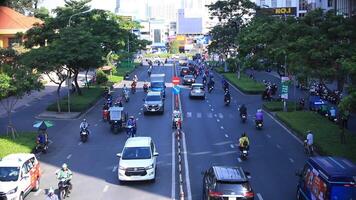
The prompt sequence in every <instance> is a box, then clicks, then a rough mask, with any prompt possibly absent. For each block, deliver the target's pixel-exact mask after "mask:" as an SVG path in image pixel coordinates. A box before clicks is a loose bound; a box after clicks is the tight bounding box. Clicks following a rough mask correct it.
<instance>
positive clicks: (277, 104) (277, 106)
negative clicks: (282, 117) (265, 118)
mask: <svg viewBox="0 0 356 200" xmlns="http://www.w3.org/2000/svg"><path fill="white" fill-rule="evenodd" d="M283 107H284V105H283V101H268V102H264V103H263V108H264V109H266V110H268V111H269V112H278V111H283V109H284V108H283ZM287 110H288V112H291V111H295V110H300V108H299V107H298V106H297V105H296V102H294V101H287Z"/></svg>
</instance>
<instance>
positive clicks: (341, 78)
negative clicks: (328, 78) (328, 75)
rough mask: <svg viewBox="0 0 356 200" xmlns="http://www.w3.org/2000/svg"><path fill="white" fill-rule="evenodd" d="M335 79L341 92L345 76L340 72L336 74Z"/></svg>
mask: <svg viewBox="0 0 356 200" xmlns="http://www.w3.org/2000/svg"><path fill="white" fill-rule="evenodd" d="M336 81H337V90H339V91H340V92H342V91H343V90H344V85H345V78H344V76H343V75H342V74H338V75H337V77H336Z"/></svg>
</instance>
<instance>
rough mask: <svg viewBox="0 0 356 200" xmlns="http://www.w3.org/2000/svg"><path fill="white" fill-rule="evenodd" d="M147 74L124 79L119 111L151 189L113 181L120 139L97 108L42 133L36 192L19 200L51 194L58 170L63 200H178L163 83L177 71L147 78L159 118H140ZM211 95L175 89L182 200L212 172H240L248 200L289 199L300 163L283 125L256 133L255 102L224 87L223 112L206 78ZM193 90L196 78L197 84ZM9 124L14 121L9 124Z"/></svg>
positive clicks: (198, 195)
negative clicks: (144, 154) (147, 166)
mask: <svg viewBox="0 0 356 200" xmlns="http://www.w3.org/2000/svg"><path fill="white" fill-rule="evenodd" d="M147 69H148V66H147V65H145V66H142V67H139V68H137V69H136V71H134V72H133V73H132V74H131V77H132V76H133V75H135V74H136V75H137V76H138V79H139V82H138V91H137V93H135V94H130V101H129V102H127V103H124V111H127V112H128V114H129V115H130V116H131V115H132V116H134V117H135V118H136V120H137V127H138V129H137V136H150V137H152V139H153V140H154V142H155V144H156V147H157V151H158V153H159V156H158V158H157V174H156V180H155V182H133V183H125V184H121V183H119V181H118V177H117V170H118V158H117V157H116V154H117V153H119V152H121V151H122V148H123V146H124V143H125V141H126V139H127V136H126V134H125V133H124V132H121V133H119V134H118V135H115V134H113V133H111V131H110V128H109V124H108V123H107V122H103V120H102V105H103V102H104V100H101V101H100V102H98V103H97V104H96V105H95V106H94V107H93V108H92V109H90V110H89V111H88V112H87V113H85V114H84V115H82V116H81V118H80V119H77V120H57V121H55V127H54V128H53V129H50V130H49V135H50V136H49V137H50V138H49V139H50V141H51V142H50V143H51V144H50V147H49V150H48V153H47V154H40V155H39V156H38V157H39V160H40V162H41V167H42V178H41V189H40V190H39V191H37V192H34V193H30V194H29V195H28V197H27V199H40V198H42V196H44V195H45V193H46V191H47V189H48V188H50V187H54V188H57V183H58V181H57V179H56V176H55V172H56V171H57V170H58V169H59V168H60V167H61V165H62V164H63V163H67V164H68V166H69V168H70V169H71V170H72V171H73V174H74V175H73V180H72V184H73V191H72V193H71V196H70V198H71V199H117V198H123V199H178V197H179V189H178V182H177V173H176V171H177V167H176V157H175V151H174V149H175V147H174V146H173V144H174V137H173V136H174V134H173V130H172V127H171V122H172V121H171V120H172V119H171V117H172V107H173V99H172V92H171V90H172V89H171V86H172V85H171V83H170V80H171V78H172V76H173V72H174V70H176V73H177V74H178V75H179V72H180V69H181V66H177V67H176V68H174V67H173V64H172V63H170V64H166V66H154V67H153V70H152V74H155V73H157V74H158V73H164V74H165V75H166V78H165V80H166V85H167V89H166V94H167V96H166V99H165V111H164V114H163V115H144V114H143V110H142V108H143V101H142V99H144V98H145V93H144V91H143V89H142V85H143V82H145V81H149V77H148V74H147ZM214 79H215V83H216V84H215V89H214V90H213V91H212V92H211V93H206V98H205V99H190V98H189V92H190V87H189V86H186V85H184V86H183V85H181V86H180V87H181V96H180V100H181V106H182V112H183V129H182V131H183V132H184V133H185V134H184V135H185V138H184V140H183V141H184V143H185V146H186V149H185V152H186V156H187V162H184V167H185V171H186V173H185V177H184V179H185V180H184V186H185V191H186V193H185V194H186V196H187V198H188V199H202V198H203V197H202V190H203V188H202V187H203V186H202V185H203V184H202V182H203V181H202V180H203V173H202V172H204V171H205V170H206V169H207V168H209V167H210V166H213V165H226V166H241V167H242V168H243V169H244V170H245V171H248V172H249V173H250V176H249V179H250V182H251V186H252V187H253V190H254V192H255V194H256V196H255V198H256V199H260V200H262V199H292V198H293V197H295V192H296V184H297V177H296V176H295V171H296V170H297V169H299V168H301V167H302V166H303V164H304V163H305V160H306V156H305V155H304V153H303V146H302V145H301V143H300V141H299V140H297V139H296V138H295V137H294V136H293V135H292V134H291V133H290V132H289V130H287V129H286V128H284V126H283V125H281V124H280V123H279V122H277V121H276V120H275V119H274V118H272V117H271V115H270V114H268V113H265V114H264V115H265V120H264V127H263V128H262V130H256V128H255V123H254V115H255V113H256V110H257V109H258V108H261V104H262V101H261V98H260V96H253V95H252V96H251V95H245V94H243V93H241V92H239V91H238V90H236V89H235V88H233V87H232V86H230V91H231V97H232V101H231V104H230V105H229V106H226V105H224V101H223V99H224V93H223V89H222V85H221V83H220V82H221V77H220V76H219V75H218V74H214ZM196 82H197V83H199V82H200V83H201V82H202V78H201V77H198V78H197V81H196ZM130 83H131V81H123V82H122V83H120V85H116V86H115V88H114V90H113V96H114V99H115V98H116V97H119V96H121V93H122V87H123V86H124V84H127V86H129V84H130ZM241 104H245V105H246V107H247V110H248V111H247V112H248V120H247V123H244V124H243V123H241V121H240V117H239V114H238V107H239V106H240V105H241ZM14 115H15V119H17V117H18V118H20V119H21V117H20V116H16V113H15V114H14ZM83 118H85V119H86V120H87V121H88V123H89V124H90V127H89V130H90V136H89V141H88V142H87V143H82V142H81V141H80V138H79V124H80V122H81V121H82V119H83ZM243 132H246V133H247V135H248V137H249V138H250V153H249V157H248V159H247V160H241V159H240V158H239V151H238V138H239V137H240V135H241V134H242V133H243Z"/></svg>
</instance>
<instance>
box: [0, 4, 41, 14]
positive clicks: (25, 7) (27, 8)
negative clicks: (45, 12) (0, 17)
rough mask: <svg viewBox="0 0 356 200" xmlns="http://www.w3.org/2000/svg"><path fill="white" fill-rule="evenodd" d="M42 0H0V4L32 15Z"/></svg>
mask: <svg viewBox="0 0 356 200" xmlns="http://www.w3.org/2000/svg"><path fill="white" fill-rule="evenodd" d="M41 1H42V0H0V5H1V6H7V7H10V8H12V9H14V10H16V11H17V12H20V13H22V14H26V13H28V14H30V15H32V16H33V15H34V13H35V12H36V10H37V8H38V4H39V3H40V2H41Z"/></svg>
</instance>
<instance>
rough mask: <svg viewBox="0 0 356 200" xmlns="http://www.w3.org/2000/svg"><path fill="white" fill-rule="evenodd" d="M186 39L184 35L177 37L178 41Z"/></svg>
mask: <svg viewBox="0 0 356 200" xmlns="http://www.w3.org/2000/svg"><path fill="white" fill-rule="evenodd" d="M185 39H186V38H185V36H184V35H177V37H176V40H179V41H184V40H185Z"/></svg>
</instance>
